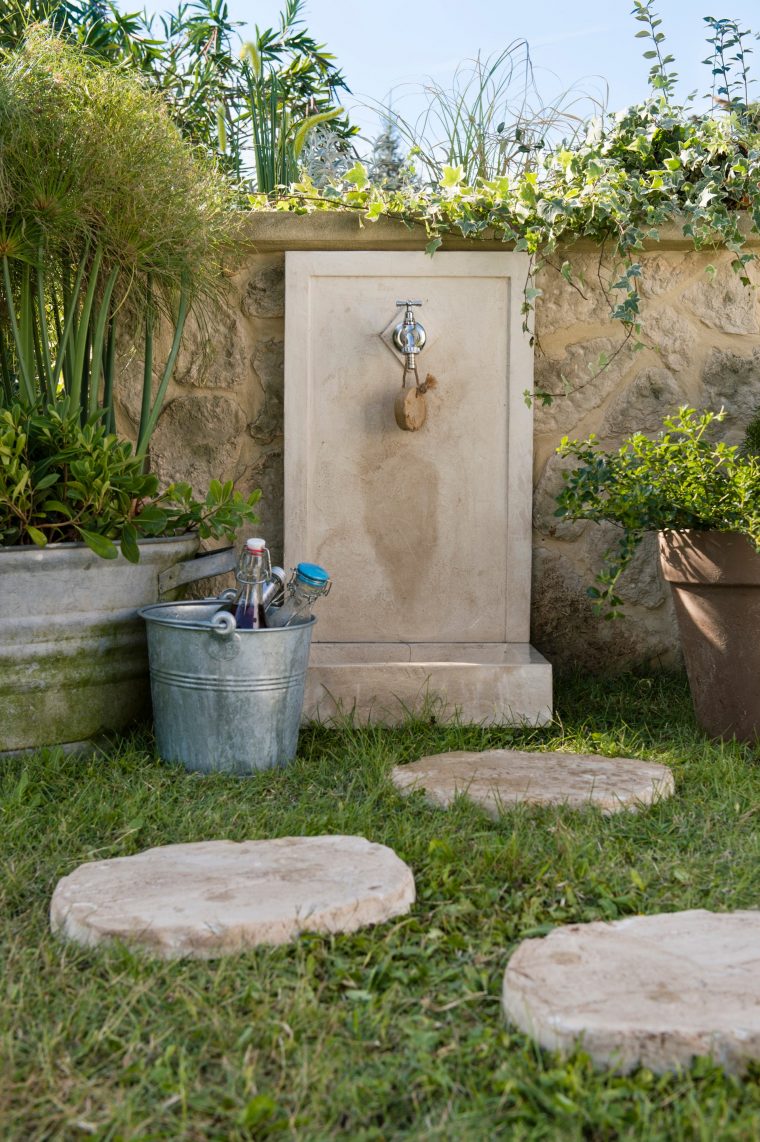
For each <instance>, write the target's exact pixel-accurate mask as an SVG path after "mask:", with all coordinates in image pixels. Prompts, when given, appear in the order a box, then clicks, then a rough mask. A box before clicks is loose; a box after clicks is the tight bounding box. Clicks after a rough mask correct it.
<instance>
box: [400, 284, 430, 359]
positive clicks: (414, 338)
mask: <svg viewBox="0 0 760 1142" xmlns="http://www.w3.org/2000/svg"><path fill="white" fill-rule="evenodd" d="M396 305H398V306H401V305H403V306H406V312H405V313H404V320H403V321H401V322H399V324H398V325H397V326H396V328H395V329H394V330H393V344H394V345H395V346H396V348H397V349H398V351H399V353H403V354H404V372H412V373H416V372H417V361H416V357H417V354H418V353H419V352H420V350H422V349H424V347H425V341H426V339H427V335H426V333H425V330H424V327H423V326H422V325H420V323H419V321H416V320H415V317H414V308H413V307H414V306H419V305H422V302H421V301H397V302H396Z"/></svg>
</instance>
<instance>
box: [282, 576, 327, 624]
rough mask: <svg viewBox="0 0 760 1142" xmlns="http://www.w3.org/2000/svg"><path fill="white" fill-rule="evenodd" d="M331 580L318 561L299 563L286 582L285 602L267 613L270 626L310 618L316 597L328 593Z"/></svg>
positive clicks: (320, 597)
mask: <svg viewBox="0 0 760 1142" xmlns="http://www.w3.org/2000/svg"><path fill="white" fill-rule="evenodd" d="M331 587H332V580H331V579H330V576H329V575H328V573H327V572H326V571H325V569H324V567H320V566H319V564H318V563H299V564H298V566H297V567H296V568H295V569H294V571H293V574H292V575H291V577H290V582H289V583H288V587H287V593H286V595H285V602H284V603H283V604H282V606H281V607H272V609H271V610H270V611H269V613H268V616H267V617H268V618H269V620H270V626H276V627H287V626H292V625H293V624H294V623H298V622H306V621H308V619H310V618H311V615H312V608H313V606H314V604H315V602H316V601H317V599H323V598H324V597H325V595H329V593H330V588H331Z"/></svg>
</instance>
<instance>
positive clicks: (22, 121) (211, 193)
mask: <svg viewBox="0 0 760 1142" xmlns="http://www.w3.org/2000/svg"><path fill="white" fill-rule="evenodd" d="M232 219H233V214H232V212H231V211H230V210H229V209H228V191H227V186H226V183H225V182H224V180H223V178H222V177H221V176H220V175H219V174H218V173H217V172H216V171H215V170H214V169H213V168H212V167H211V166H210V165H209V163H208V161H207V160H204V159H203V158H201V156H200V155H199V154H198V153H197V152H196V151H194V150H193V149H192V148H191V147H190V145H189V144H188V143H187V142H186V141H185V140H183V138H182V137H181V135H180V133H179V131H178V129H177V128H176V127H175V126H174V124H173V123H172V121H171V119H170V118H169V116H168V114H167V112H166V110H165V108H164V106H163V104H162V102H161V100H160V98H159V97H158V96H156V95H155V94H152V93H151V92H149V91H148V90H147V89H146V88H145V87H144V86H143V85H142V84H141V83H140V81H138V80H136V79H135V78H133V77H131V76H129V75H128V74H127V73H125V72H124V71H122V70H119V69H117V68H114V67H111V66H107V65H105V66H104V65H103V64H101V63H98V62H97V61H96V60H95V59H94V58H93V57H91V56H89V55H88V54H87V53H86V52H85V51H84V50H83V49H82V48H79V47H76V46H72V45H69V44H66V43H64V42H63V41H62V40H61V39H59V38H57V37H56V36H55V35H53V34H51V33H50V32H49V31H47V30H45V29H42V28H32V29H31V30H30V32H29V34H28V35H27V37H26V39H25V41H24V43H23V44H22V46H21V47H19V48H15V49H12V50H9V51H8V52H6V53H4V54H3V55H2V56H0V273H1V279H2V280H1V282H0V295H1V296H0V303H1V304H0V380H1V383H2V389H1V391H2V402H3V403H4V404H5V405H6V406H9V405H10V404H12V403H13V402H14V401H17V400H20V401H21V402H22V403H24V404H27V405H31V404H46V403H47V404H50V403H55V402H56V401H57V400H59V399H64V398H66V399H67V401H68V403H69V406H71V405H73V406H75V407H76V406H78V407H79V408H80V411H81V419H82V422H83V423H84V422H85V421H86V420H87V419H88V418H89V417H91V416H92V415H93V413H97V412H98V411H99V410H102V412H103V418H104V422H105V424H106V427H107V428H109V429H110V430H112V429H113V427H114V386H115V383H116V378H115V375H114V373H115V360H116V353H115V348H116V342H117V328H118V326H119V324H121V326H122V328H123V330H124V331H125V334H127V335H129V336H131V337H134V331H135V330H141V333H140V335H139V337H138V338H137V340H138V341H141V342H142V344H141V345H139V348H140V349H141V350H142V355H143V357H144V361H145V367H144V378H143V393H142V402H141V416H140V424H139V430H138V439H137V454H138V455H139V456H144V455H145V453H146V450H147V446H148V442H149V439H150V435H151V432H152V431H153V429H154V428H155V425H156V422H157V420H158V416H159V414H160V411H161V404H162V401H163V399H164V395H165V393H166V388H167V385H168V383H169V379H170V377H171V373H172V370H173V367H174V363H175V361H176V357H177V352H178V350H179V346H180V341H181V337H182V332H183V328H184V324H185V319H186V317H187V314H188V312H189V309H190V307H191V305H192V304H193V302H194V301H196V300H197V299H199V298H202V297H204V296H206V297H207V296H210V295H213V294H214V293H215V292H216V290H217V289H218V288H219V285H220V283H221V281H222V268H223V260H224V257H225V255H226V254H227V252H228V251H229V249H230V246H231V240H232V226H233V222H232ZM159 319H163V320H164V321H165V322H168V324H169V327H170V328H171V329H172V331H173V338H172V344H171V348H170V351H169V354H168V358H167V360H166V362H165V365H164V368H163V371H162V373H161V375H160V377H159V379H158V383H157V385H156V386H155V389H154V386H153V333H154V329H155V327H156V324H157V322H158V321H159Z"/></svg>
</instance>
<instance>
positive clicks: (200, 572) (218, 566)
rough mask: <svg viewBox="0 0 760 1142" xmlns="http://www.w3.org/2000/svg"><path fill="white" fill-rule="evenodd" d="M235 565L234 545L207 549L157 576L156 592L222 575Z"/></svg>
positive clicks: (233, 568) (162, 593)
mask: <svg viewBox="0 0 760 1142" xmlns="http://www.w3.org/2000/svg"><path fill="white" fill-rule="evenodd" d="M236 566H237V556H236V554H235V548H234V547H222V548H221V549H220V550H219V551H209V552H207V553H206V554H205V555H198V556H197V557H196V558H195V559H187V560H185V562H184V563H175V564H174V566H173V567H169V568H168V569H167V570H166V571H162V572H161V574H160V575H159V576H158V593H159V597H160V596H161V595H166V594H167V593H168V592H169V591H173V590H174V589H175V588H176V587H183V586H184V585H185V584H186V583H195V582H196V581H197V580H198V579H208V578H209V577H210V576H211V575H224V574H226V573H227V572H228V571H234V570H235V567H236Z"/></svg>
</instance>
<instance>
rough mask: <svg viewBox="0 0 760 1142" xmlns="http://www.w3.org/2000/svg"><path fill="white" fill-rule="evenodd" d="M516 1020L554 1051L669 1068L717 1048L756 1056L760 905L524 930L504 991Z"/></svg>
mask: <svg viewBox="0 0 760 1142" xmlns="http://www.w3.org/2000/svg"><path fill="white" fill-rule="evenodd" d="M502 1003H503V1008H504V1013H505V1015H506V1017H507V1019H508V1020H509V1022H510V1023H513V1024H515V1025H516V1026H517V1027H519V1028H520V1029H521V1030H522V1031H524V1032H525V1033H526V1034H528V1035H530V1036H531V1037H532V1038H534V1039H536V1040H537V1041H538V1043H540V1044H541V1046H542V1047H546V1048H548V1049H549V1050H563V1051H571V1050H573V1049H574V1048H575V1047H577V1046H582V1048H583V1050H584V1051H587V1052H588V1054H589V1055H590V1056H591V1058H592V1059H593V1061H594V1062H595V1063H596V1064H597V1065H604V1066H612V1067H614V1068H615V1069H616V1070H619V1071H622V1072H623V1073H627V1072H629V1071H631V1070H633V1069H634V1068H635V1067H638V1066H645V1067H649V1068H650V1069H651V1070H653V1071H655V1072H657V1073H662V1072H665V1071H671V1070H678V1069H680V1068H683V1067H688V1066H689V1065H690V1063H691V1062H692V1060H693V1059H694V1058H695V1057H697V1056H711V1057H712V1058H713V1059H714V1060H715V1061H716V1062H717V1063H720V1064H721V1065H722V1066H723V1067H725V1069H726V1070H728V1071H730V1072H733V1073H741V1072H742V1071H743V1070H744V1069H745V1067H746V1064H747V1062H748V1061H749V1060H753V1059H760V911H752V912H750V911H747V912H728V913H714V912H707V911H703V910H701V909H700V910H694V911H690V912H672V913H665V914H661V915H655V916H633V917H630V918H628V919H625V920H616V921H614V922H613V923H604V922H595V923H592V924H571V925H568V926H566V927H562V928H556V929H555V930H554V931H553V932H550V933H549V935H548V936H546V937H545V938H544V939H531V940H525V941H524V942H523V943H522V944H520V946H519V947H518V948H517V951H516V952H515V953H514V954H513V956H512V958H511V959H510V961H509V965H508V967H507V970H506V972H505V975H504V988H503V995H502Z"/></svg>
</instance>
